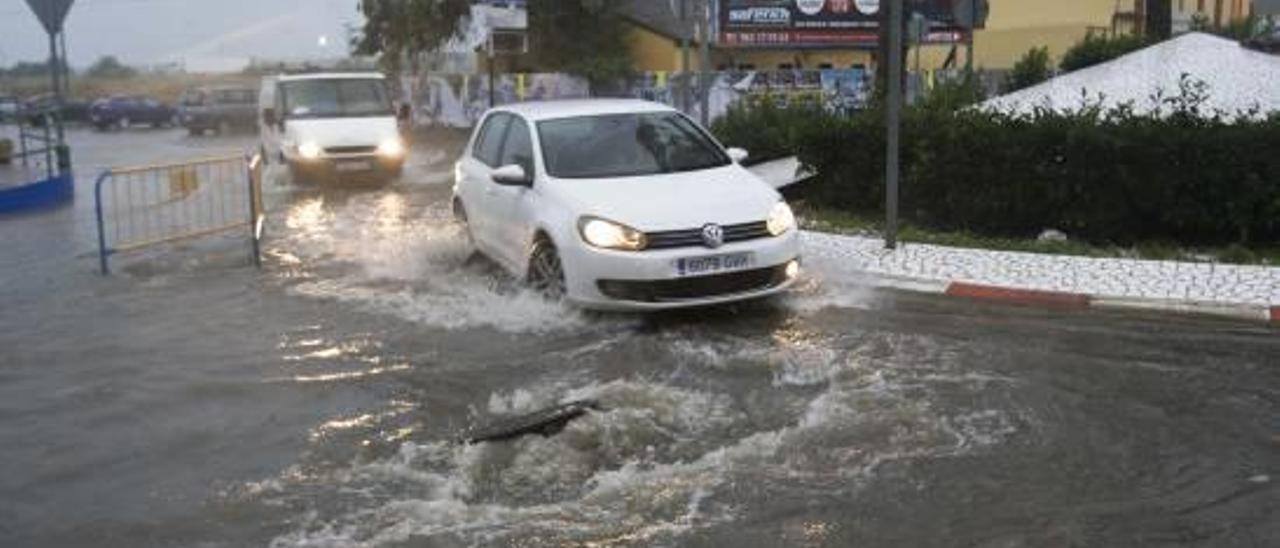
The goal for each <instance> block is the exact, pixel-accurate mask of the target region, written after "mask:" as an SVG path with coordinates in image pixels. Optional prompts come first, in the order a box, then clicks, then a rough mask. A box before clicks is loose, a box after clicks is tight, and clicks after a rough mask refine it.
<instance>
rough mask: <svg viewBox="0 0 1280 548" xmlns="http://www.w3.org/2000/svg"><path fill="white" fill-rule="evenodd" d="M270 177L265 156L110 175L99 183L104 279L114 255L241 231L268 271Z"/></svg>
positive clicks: (100, 252) (254, 257)
mask: <svg viewBox="0 0 1280 548" xmlns="http://www.w3.org/2000/svg"><path fill="white" fill-rule="evenodd" d="M262 173H263V168H262V161H261V158H259V157H258V156H253V157H244V156H226V157H221V158H210V159H205V160H196V161H189V162H179V163H171V164H157V165H148V166H138V167H126V168H113V169H109V170H106V171H104V172H103V173H102V174H101V175H100V176H99V177H98V180H97V182H96V183H95V184H94V201H95V213H96V217H97V224H98V263H99V269H100V270H101V271H102V274H103V275H107V274H110V272H111V267H110V258H111V256H112V255H115V254H119V253H124V252H128V251H135V250H139V249H143V248H147V247H153V246H157V245H160V244H166V243H172V242H177V241H181V240H190V239H196V238H200V237H205V236H210V235H213V234H219V233H224V232H230V231H234V230H245V231H246V234H247V235H248V236H249V245H250V247H251V250H252V255H251V258H252V260H253V263H254V264H255V265H258V266H261V247H260V243H261V239H262V236H263V229H264V220H265V214H264V211H265V210H264V208H263V200H262Z"/></svg>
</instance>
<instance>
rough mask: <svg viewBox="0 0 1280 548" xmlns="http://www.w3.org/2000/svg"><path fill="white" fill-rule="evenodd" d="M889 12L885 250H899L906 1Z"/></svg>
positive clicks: (895, 1)
mask: <svg viewBox="0 0 1280 548" xmlns="http://www.w3.org/2000/svg"><path fill="white" fill-rule="evenodd" d="M883 3H884V4H888V9H889V29H888V32H889V59H888V61H889V70H888V73H889V82H888V84H889V85H888V90H889V93H888V97H886V99H887V105H886V107H887V108H886V109H885V126H886V129H887V131H888V136H887V138H886V139H885V141H886V145H887V146H886V147H885V149H886V150H885V177H884V179H885V187H886V188H885V201H884V209H885V223H884V247H885V249H897V248H898V175H899V169H900V166H899V155H898V147H899V144H900V143H899V141H900V138H901V135H900V130H901V125H900V118H901V114H902V112H901V111H902V10H903V5H902V3H903V0H887V1H886V2H883Z"/></svg>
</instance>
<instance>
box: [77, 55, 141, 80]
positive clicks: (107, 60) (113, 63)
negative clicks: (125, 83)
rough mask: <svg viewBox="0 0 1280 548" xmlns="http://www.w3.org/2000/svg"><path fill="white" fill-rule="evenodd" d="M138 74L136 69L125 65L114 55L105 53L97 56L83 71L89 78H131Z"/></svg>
mask: <svg viewBox="0 0 1280 548" xmlns="http://www.w3.org/2000/svg"><path fill="white" fill-rule="evenodd" d="M137 75H138V71H137V69H134V68H133V67H129V66H126V65H125V64H124V63H121V62H120V60H119V59H116V58H115V56H114V55H106V56H103V57H101V58H99V59H98V60H97V61H95V62H94V63H93V65H91V66H90V67H89V70H87V71H85V76H88V77H89V78H112V79H120V78H132V77H134V76H137Z"/></svg>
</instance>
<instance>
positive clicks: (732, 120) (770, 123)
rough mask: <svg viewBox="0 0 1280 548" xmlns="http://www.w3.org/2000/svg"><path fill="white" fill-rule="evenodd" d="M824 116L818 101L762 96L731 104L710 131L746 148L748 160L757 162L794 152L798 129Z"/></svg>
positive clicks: (725, 141) (816, 122)
mask: <svg viewBox="0 0 1280 548" xmlns="http://www.w3.org/2000/svg"><path fill="white" fill-rule="evenodd" d="M824 118H827V115H826V113H825V112H824V111H823V109H822V106H821V105H819V104H817V103H814V102H809V101H797V102H780V101H778V100H776V98H774V97H770V96H764V97H761V98H756V99H753V100H747V101H743V102H740V103H737V104H735V105H733V106H731V107H730V108H729V110H728V112H726V113H725V114H724V115H723V116H721V117H720V118H717V119H716V120H715V121H714V122H713V123H712V124H711V132H712V133H714V134H715V135H716V136H717V138H719V139H720V141H721V142H722V143H724V144H725V146H731V147H740V148H743V149H746V150H747V151H748V152H750V153H751V157H750V159H749V160H748V161H747V163H748V164H758V163H762V162H767V161H769V160H777V159H779V158H786V157H788V156H792V155H794V154H795V150H796V149H797V142H798V141H799V140H800V139H801V133H802V132H804V131H806V130H807V129H810V128H814V127H816V126H817V125H818V123H819V122H820V121H821V120H822V119H824Z"/></svg>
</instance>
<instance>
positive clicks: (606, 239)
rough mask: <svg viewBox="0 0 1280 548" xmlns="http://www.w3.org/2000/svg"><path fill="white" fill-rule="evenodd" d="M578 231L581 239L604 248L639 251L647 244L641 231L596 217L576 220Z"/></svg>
mask: <svg viewBox="0 0 1280 548" xmlns="http://www.w3.org/2000/svg"><path fill="white" fill-rule="evenodd" d="M578 232H580V233H581V234H582V239H583V241H585V242H587V243H588V244H591V245H592V246H595V247H600V248H604V249H620V250H623V251H639V250H641V249H644V248H645V246H646V245H648V240H647V238H645V235H644V233H643V232H640V231H639V230H636V229H634V228H631V227H629V226H626V225H621V224H618V223H615V222H613V221H606V220H604V219H599V218H596V217H583V218H582V219H580V220H579V221H578Z"/></svg>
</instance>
